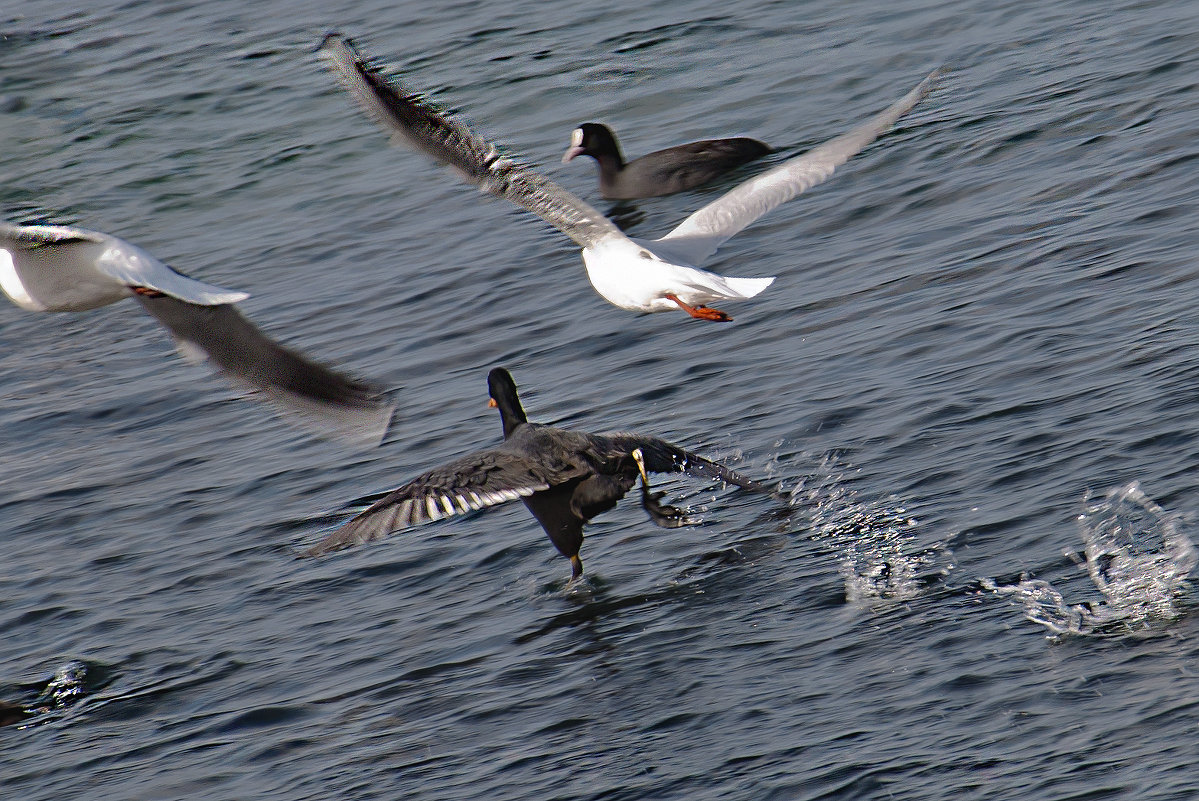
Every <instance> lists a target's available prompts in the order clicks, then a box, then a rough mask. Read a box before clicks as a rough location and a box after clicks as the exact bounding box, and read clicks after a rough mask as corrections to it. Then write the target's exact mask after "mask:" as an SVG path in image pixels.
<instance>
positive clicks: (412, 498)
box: [304, 367, 771, 579]
mask: <svg viewBox="0 0 1199 801" xmlns="http://www.w3.org/2000/svg"><path fill="white" fill-rule="evenodd" d="M487 388H488V392H489V394H490V396H491V400H490V403H489V405H491V406H494V407H496V408H498V409H499V411H500V420H501V421H502V422H503V427H504V441H503V442H502V443H500V444H499V445H497V446H496V447H494V448H487V449H485V450H480V451H475V452H474V453H471V454H468V455H466V456H463V457H462V458H460V459H456V460H454V461H452V462H450V463H449V464H445V465H442V466H441V467H436V468H434V469H432V470H430V471H428V472H427V473H425V474H423V475H421V476H418V477H417V478H415V479H413V480H412V481H409V482H408V483H407V484H405V485H404V486H402V487H400V488H399V489H396V490H393V491H392V492H390V493H388V494H387V495H386V496H385V497H383V498H381V499H380V500H379V501H378V502H376V503H375V504H374V505H372V506H371V507H370V508H369V509H367V510H366V511H364V512H362V513H361V514H359V515H358V516H357V517H355V518H353V519H352V520H350V521H349V522H348V523H346V524H345V525H343V526H342V527H341V528H339V529H338V530H337V531H334V532H333V533H332V534H330V535H329V536H328V537H326V538H325V539H323V540H321V541H320V542H319V543H317V544H316V545H315V546H313V547H312V548H310V549H308V550H307V551H305V552H304V555H305V556H319V555H321V554H324V553H328V552H330V551H336V550H340V549H342V548H348V547H350V546H351V545H357V544H359V543H363V542H370V541H371V540H377V539H381V538H383V537H386V536H387V535H389V534H392V533H394V532H396V531H399V530H400V529H403V528H407V527H408V526H414V525H417V524H418V523H424V522H426V521H429V520H440V519H441V518H443V517H452V516H454V515H459V514H466V513H467V512H471V511H476V510H479V509H482V508H484V507H487V506H495V505H497V504H501V503H506V502H508V501H515V500H517V499H520V500H521V501H523V502H524V504H525V506H527V507H528V509H529V511H530V512H532V513H533V517H535V518H537V522H538V523H540V524H541V527H542V528H543V529H545V533H546V534H547V535H549V538H550V541H551V542H553V543H554V547H556V548H557V549H558V551H559V552H560V553H561V554H562V555H563V556H565V557H567V558H569V559H570V565H571V578H572V579H576V578H578V577H579V576H581V575H582V574H583V562H582V560H581V559H579V548H580V547H582V545H583V525H584V524H585V523H587V522H588V521H590V520H591V518H593V517H595V516H596V515H598V514H600V513H602V512H606V511H608V510H609V509H611V508H612V507H614V506H616V503H617V501H619V500H620V499H621V498H623V497H624V496H625V493H627V492H628V491H629V490H630V489H632V488H633V485H634V484H636V483H637V479H638V477H640V478H641V481H642V496H641V501H642V506H643V507H644V508H645V511H646V512H648V513H649V516H650V519H651V520H653V521H654V522H655V523H656V524H658V525H659V526H662V527H665V528H674V527H677V526H682V525H687V524H688V523H691V522H693V521H692V520H690V519H689V518H688V517H687V516H686V515H685V514H684V513H683V512H682V511H681V510H679V509H677V508H675V507H673V506H666V505H664V504H662V503H661V502H660V500H659V499H660V498H661V495H662V494H661V493H651V492H650V489H649V477H648V475H647V473H651V472H652V473H674V472H683V473H689V474H691V475H694V476H700V477H702V478H707V479H720V480H721V481H724V482H725V483H728V484H734V485H736V486H738V487H741V488H742V489H746V490H750V491H752V492H764V493H767V492H770V491H771V490H770V488H768V487H767V486H766V485H764V484H761V483H759V482H757V481H754V480H752V479H749V478H746V477H745V476H742V475H739V474H738V473H736V472H734V471H733V470H730V469H729V468H727V467H725V466H724V465H721V464H717V463H716V462H713V461H711V460H709V459H705V458H704V457H702V456H698V455H697V454H694V453H692V452H690V451H688V450H686V449H685V448H682V447H680V446H678V445H674V444H672V443H670V442H667V441H666V440H663V439H659V438H657V437H651V436H646V435H643V434H627V433H621V434H587V433H584V432H582V431H568V430H566V429H562V428H554V427H552V426H546V425H540V424H538V423H530V422H529V420H528V418H527V417H526V416H525V411H524V409H523V408H522V407H521V405H520V398H519V397H518V396H517V394H516V383H515V382H514V381H513V380H512V376H511V375H510V374H509V373H508V371H507V370H505V369H503V368H501V367H497V368H496V369H494V370H492V371H491V373H490V374H488V376H487Z"/></svg>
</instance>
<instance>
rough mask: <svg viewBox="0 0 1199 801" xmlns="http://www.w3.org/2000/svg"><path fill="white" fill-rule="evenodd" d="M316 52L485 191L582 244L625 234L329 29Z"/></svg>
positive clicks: (384, 118)
mask: <svg viewBox="0 0 1199 801" xmlns="http://www.w3.org/2000/svg"><path fill="white" fill-rule="evenodd" d="M320 53H321V54H322V55H323V56H324V57H325V58H326V59H327V60H328V62H329V64H330V65H331V66H332V68H333V69H334V70H335V71H336V72H337V75H338V77H339V78H340V79H341V82H342V85H343V86H345V88H346V89H347V90H348V91H349V92H350V94H352V95H353V96H354V99H355V100H357V101H358V103H359V105H361V106H362V107H363V108H364V109H365V110H366V111H367V113H368V114H370V116H372V117H374V118H375V120H376V121H377V122H379V124H381V125H382V126H383V127H384V128H387V129H388V130H389V131H391V133H392V135H393V137H395V138H397V139H399V140H401V141H403V142H405V143H406V144H408V145H409V146H410V147H412V148H414V149H416V150H419V151H420V152H422V153H424V154H425V155H427V156H429V157H431V158H433V159H434V160H436V161H439V162H441V163H442V164H446V165H449V166H450V167H453V168H454V169H456V170H457V171H458V172H459V173H460V174H461V175H462V176H463V177H464V178H465V179H466V180H467V181H469V182H470V183H472V184H474V185H476V186H478V187H479V188H480V189H481V190H483V191H484V192H487V193H488V194H491V195H495V196H496V197H502V198H506V199H508V200H510V201H512V202H513V203H515V204H517V205H518V206H521V207H522V208H525V209H527V210H529V211H531V212H533V213H534V214H536V215H537V216H538V217H541V218H542V219H543V220H545V221H546V222H548V223H549V224H550V225H553V226H554V227H556V228H558V229H559V230H560V231H562V233H564V234H566V235H567V236H569V237H570V238H571V239H573V240H574V241H575V242H577V243H578V244H579V245H580V246H582V247H588V246H590V245H593V244H595V243H596V242H598V241H600V240H601V239H604V238H607V237H612V236H617V237H622V238H623V237H624V234H622V233H621V232H620V229H619V228H617V227H616V225H615V224H614V223H612V221H611V220H609V219H608V218H607V217H605V216H604V215H603V214H601V213H600V212H599V211H597V210H596V209H595V208H593V207H592V206H591V205H589V204H588V203H586V202H584V201H583V200H582V199H581V198H579V197H578V196H576V195H574V194H573V193H571V192H568V191H567V190H565V189H563V188H562V187H560V186H558V185H557V184H555V183H554V182H553V181H550V180H549V179H548V178H545V177H544V176H542V175H540V174H538V173H536V172H534V171H533V170H531V169H529V168H528V167H525V166H523V165H521V164H518V163H516V162H514V161H512V160H511V159H509V158H506V157H504V156H502V155H501V154H500V152H499V150H498V148H496V147H495V146H494V145H492V144H490V143H488V142H487V141H486V140H484V139H483V137H481V136H479V135H478V134H476V133H475V132H474V131H472V130H470V128H468V127H467V126H466V125H464V124H462V123H461V122H458V121H456V120H453V119H450V118H448V117H446V116H444V115H443V114H442V113H441V111H440V110H439V109H438V108H436V107H435V106H434V105H433V104H431V103H428V102H426V101H424V100H422V99H421V98H420V97H418V96H417V95H415V94H412V93H409V92H407V91H405V90H404V88H403V87H401V86H400V85H399V84H398V83H396V82H395V79H394V78H391V79H389V78H386V77H384V76H383V75H381V74H380V73H379V72H378V71H377V70H375V69H373V68H372V67H371V66H369V65H368V64H367V63H366V62H365V61H364V60H363V58H362V57H361V56H360V55H359V54H358V53H357V52H356V51H355V50H354V47H353V45H352V43H351V42H350V41H349V40H348V39H344V38H343V37H341V36H340V35H338V34H335V33H331V34H329V35H328V36H326V37H325V40H324V42H323V43H322V44H321V47H320Z"/></svg>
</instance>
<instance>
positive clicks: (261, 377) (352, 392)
mask: <svg viewBox="0 0 1199 801" xmlns="http://www.w3.org/2000/svg"><path fill="white" fill-rule="evenodd" d="M135 297H136V299H137V302H138V303H140V304H141V305H142V308H144V309H145V310H146V311H147V312H149V313H150V314H151V315H153V316H154V318H155V319H157V320H158V321H159V322H160V323H162V325H163V326H164V327H166V329H167V330H168V331H169V332H170V333H171V336H172V337H174V338H175V341H176V343H177V344H178V346H179V351H180V352H181V353H182V354H183V355H184V356H187V357H188V358H189V359H192V360H197V357H202V358H205V359H207V360H209V361H211V362H212V363H213V365H214V366H216V367H217V368H218V369H219V370H220V371H221V372H222V373H224V374H225V375H227V376H228V377H229V378H231V379H233V380H234V381H235V382H237V383H239V384H242V385H244V386H249V387H251V388H253V389H256V390H260V391H261V392H263V393H264V394H265V395H266V397H267V398H268V399H269V400H270V401H271V402H273V403H274V404H276V405H278V406H279V407H280V408H281V410H282V411H284V412H292V413H296V414H298V415H299V416H300V417H301V418H302V419H303V421H304V422H305V423H307V424H308V425H309V426H312V427H314V428H316V429H318V430H320V431H322V432H323V433H326V434H330V435H334V436H338V437H341V438H343V439H350V440H356V441H359V442H363V443H367V444H371V445H376V444H378V443H379V442H380V441H381V440H382V439H383V437H384V436H385V435H386V433H387V429H388V426H389V425H390V424H391V416H392V413H393V411H394V410H395V406H394V405H393V404H391V403H389V402H388V399H387V397H386V396H385V394H384V393H383V392H382V391H381V390H380V389H378V388H377V387H374V386H371V385H370V384H366V383H363V382H360V381H357V380H355V379H352V378H348V377H346V376H343V375H341V374H340V373H337V372H334V371H333V370H330V369H329V368H327V367H324V366H322V365H320V364H317V363H316V362H313V361H311V360H309V359H307V358H305V357H304V356H301V355H300V354H299V353H296V352H295V351H293V350H290V349H288V348H285V347H283V346H282V345H280V344H279V343H278V342H275V341H274V340H273V339H271V338H270V337H268V336H267V335H266V334H264V333H263V332H262V331H261V330H260V329H259V328H258V327H257V326H255V325H254V324H253V323H251V322H250V321H249V320H247V319H246V318H245V317H244V316H242V314H241V312H239V311H238V310H237V309H236V308H234V307H233V306H230V305H228V304H220V305H216V306H201V305H198V304H195V303H188V302H186V301H183V300H179V299H177V298H173V297H170V296H169V295H145V294H139V295H136V296H135Z"/></svg>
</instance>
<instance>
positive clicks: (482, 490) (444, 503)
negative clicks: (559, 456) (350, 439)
mask: <svg viewBox="0 0 1199 801" xmlns="http://www.w3.org/2000/svg"><path fill="white" fill-rule="evenodd" d="M549 488H550V484H549V482H547V481H546V480H545V479H544V477H542V476H540V475H537V474H535V473H534V472H533V471H531V470H530V469H529V465H528V464H527V463H526V462H524V461H523V460H522V459H520V458H519V456H517V455H515V454H513V453H512V452H511V451H510V450H507V449H505V448H503V447H500V448H493V449H489V450H483V451H476V452H474V453H471V454H469V455H467V456H463V457H462V458H461V459H457V460H455V461H453V462H450V463H449V464H446V465H442V466H441V467H437V468H434V469H433V470H430V471H429V472H427V473H424V474H423V475H421V476H418V477H417V478H415V479H413V480H412V481H409V482H408V483H407V484H405V485H404V486H402V487H400V488H398V489H395V490H392V491H391V492H390V493H388V494H387V495H386V496H384V497H383V498H380V499H379V500H378V501H376V502H375V503H374V504H373V505H371V507H370V508H368V509H367V510H366V511H364V512H362V513H360V514H359V515H357V516H356V517H354V518H353V519H352V520H350V521H349V522H348V523H346V524H345V525H344V526H342V527H341V528H339V529H337V530H336V531H334V532H333V533H332V534H330V535H329V536H327V537H325V538H324V539H323V540H321V541H320V542H318V543H317V544H316V545H314V546H313V547H311V548H309V549H308V550H306V551H304V556H320V555H321V554H324V553H329V552H330V551H338V550H341V549H342V548H349V547H350V546H351V545H358V544H360V543H364V542H371V541H372V540H378V539H382V538H383V537H386V536H387V535H389V534H392V533H394V532H396V531H399V530H400V529H402V528H407V527H408V526H415V525H418V524H420V523H425V522H428V521H430V520H440V519H441V518H443V517H452V516H453V515H460V514H466V513H467V512H471V511H476V510H479V509H484V508H486V507H488V506H495V505H497V504H501V503H507V502H508V501H515V500H517V499H519V498H527V497H528V496H530V495H532V494H533V493H534V492H540V491H542V490H547V489H549Z"/></svg>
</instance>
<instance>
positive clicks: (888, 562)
mask: <svg viewBox="0 0 1199 801" xmlns="http://www.w3.org/2000/svg"><path fill="white" fill-rule="evenodd" d="M849 470H850V468H846V467H845V466H843V465H841V464H839V462H838V461H837V459H836V458H835V457H828V458H826V459H825V461H824V463H823V464H822V465H821V466H820V468H819V470H818V471H817V473H816V475H815V476H813V477H811V478H809V479H804V480H802V481H800V483H799V484H798V485H797V486H796V487H795V488H794V489H793V490H792V491H791V493H790V496H791V497H790V503H791V505H792V506H796V507H802V508H804V509H805V511H806V514H807V515H808V516H809V524H810V526H811V529H812V531H813V538H814V539H817V540H823V541H824V542H827V543H829V544H830V545H832V546H833V548H834V549H835V550H836V551H837V556H838V559H839V570H840V572H841V576H842V578H843V579H844V581H845V598H846V600H847V601H848V602H849V603H869V602H872V601H877V600H886V601H905V600H910V599H912V598H915V597H916V596H918V595H920V594H921V593H922V592H923V591H924V590H925V588H926V587H927V586H928V585H929V583H930V579H932V578H934V577H936V578H941V577H944V576H945V575H946V574H948V573H949V571H950V570H952V569H953V567H954V561H953V554H952V552H951V551H950V550H949V548H948V546H946V545H945V544H944V543H936V544H934V545H932V546H930V547H924V548H921V547H920V545H919V535H920V523H919V521H918V520H917V519H916V518H915V517H913V516H911V515H909V514H908V511H907V509H906V508H905V507H904V506H902V505H900V504H899V503H897V502H896V503H894V504H887V503H880V502H870V501H863V500H860V499H859V498H858V494H857V492H856V491H855V490H854V489H853V488H852V487H851V486H849V481H850V479H847V478H846V473H847V472H849ZM852 472H858V471H857V470H856V469H855V470H853V471H852Z"/></svg>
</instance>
